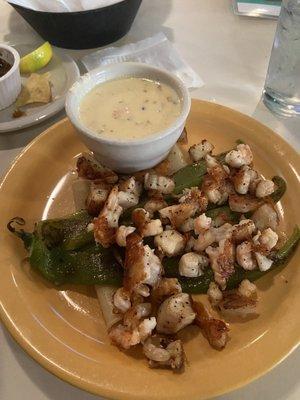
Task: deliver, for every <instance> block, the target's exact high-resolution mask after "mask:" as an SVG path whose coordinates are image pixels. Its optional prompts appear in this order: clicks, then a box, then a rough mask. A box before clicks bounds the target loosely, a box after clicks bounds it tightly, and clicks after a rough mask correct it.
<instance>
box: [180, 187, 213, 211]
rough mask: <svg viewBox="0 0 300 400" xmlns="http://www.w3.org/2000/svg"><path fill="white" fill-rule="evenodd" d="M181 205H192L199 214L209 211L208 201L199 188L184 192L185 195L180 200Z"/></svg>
mask: <svg viewBox="0 0 300 400" xmlns="http://www.w3.org/2000/svg"><path fill="white" fill-rule="evenodd" d="M179 203H181V204H192V205H194V206H195V207H196V209H197V211H198V212H204V211H205V210H206V209H207V205H208V199H207V197H206V196H205V195H204V193H203V192H202V191H201V190H200V189H199V188H197V187H192V188H188V189H184V190H183V195H182V196H181V197H180V199H179Z"/></svg>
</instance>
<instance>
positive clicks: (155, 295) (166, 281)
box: [151, 278, 182, 303]
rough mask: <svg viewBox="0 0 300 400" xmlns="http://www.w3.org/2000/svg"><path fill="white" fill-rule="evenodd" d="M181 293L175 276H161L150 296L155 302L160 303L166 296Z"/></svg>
mask: <svg viewBox="0 0 300 400" xmlns="http://www.w3.org/2000/svg"><path fill="white" fill-rule="evenodd" d="M178 293H182V289H181V285H180V283H179V282H178V279H177V278H161V280H160V281H159V283H158V285H157V286H156V287H154V288H153V289H152V292H151V296H152V299H153V300H154V301H155V303H161V302H162V300H164V299H165V298H166V297H170V296H172V295H173V294H178Z"/></svg>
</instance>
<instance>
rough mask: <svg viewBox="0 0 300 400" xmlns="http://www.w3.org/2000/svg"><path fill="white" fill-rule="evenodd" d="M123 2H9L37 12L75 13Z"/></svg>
mask: <svg viewBox="0 0 300 400" xmlns="http://www.w3.org/2000/svg"><path fill="white" fill-rule="evenodd" d="M121 1H124V0H9V3H13V4H16V5H19V6H22V7H26V8H30V9H32V10H35V11H44V12H45V11H48V12H74V11H85V10H92V9H95V8H101V7H106V6H110V5H112V4H116V3H120V2H121Z"/></svg>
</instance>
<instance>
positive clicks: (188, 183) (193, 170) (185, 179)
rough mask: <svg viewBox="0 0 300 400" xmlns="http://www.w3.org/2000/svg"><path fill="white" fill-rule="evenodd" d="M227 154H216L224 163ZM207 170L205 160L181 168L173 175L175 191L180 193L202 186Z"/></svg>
mask: <svg viewBox="0 0 300 400" xmlns="http://www.w3.org/2000/svg"><path fill="white" fill-rule="evenodd" d="M226 154H227V152H226V153H221V154H218V155H217V156H216V158H217V160H218V161H220V162H221V163H224V161H225V156H226ZM206 172H207V168H206V161H205V160H201V161H199V162H197V163H194V164H190V165H187V166H186V167H183V168H181V169H180V170H179V171H177V172H176V173H175V174H174V175H173V179H174V182H175V189H174V192H173V193H174V194H180V193H181V192H182V191H183V190H184V189H187V188H191V187H197V186H200V185H201V184H202V181H203V177H204V175H205V174H206Z"/></svg>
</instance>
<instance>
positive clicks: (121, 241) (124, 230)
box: [116, 225, 135, 247]
mask: <svg viewBox="0 0 300 400" xmlns="http://www.w3.org/2000/svg"><path fill="white" fill-rule="evenodd" d="M134 231H135V227H134V226H125V225H121V226H119V228H118V229H117V232H116V243H117V245H118V246H120V247H126V238H127V236H129V235H130V234H131V233H133V232H134Z"/></svg>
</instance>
